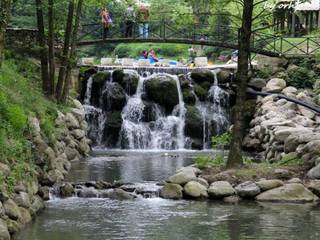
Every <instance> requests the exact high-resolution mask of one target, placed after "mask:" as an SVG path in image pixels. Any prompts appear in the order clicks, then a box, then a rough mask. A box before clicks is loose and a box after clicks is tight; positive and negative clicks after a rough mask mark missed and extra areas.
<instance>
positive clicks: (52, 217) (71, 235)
mask: <svg viewBox="0 0 320 240" xmlns="http://www.w3.org/2000/svg"><path fill="white" fill-rule="evenodd" d="M195 154H199V153H195V152H184V153H183V152H170V153H168V154H166V153H165V152H143V153H141V152H124V151H108V152H97V153H95V154H94V157H92V158H90V159H88V160H87V161H85V162H81V163H74V164H73V170H72V172H71V174H70V176H69V180H71V181H87V180H106V181H113V180H119V179H121V180H124V181H127V182H145V181H148V182H149V181H162V180H164V179H166V178H167V177H168V176H169V175H171V174H172V173H173V172H174V171H175V169H176V168H179V167H181V166H186V165H189V164H190V163H191V162H192V156H193V155H195ZM18 239H19V240H109V239H110V240H118V239H119V240H120V239H138V240H140V239H141V240H143V239H145V240H151V239H152V240H153V239H155V240H167V239H174V240H175V239H177V240H186V239H199V240H207V239H208V240H229V239H230V240H236V239H239V240H242V239H243V240H247V239H252V240H255V239H259V240H260V239H261V240H264V239H266V240H283V239H285V240H287V239H292V240H308V239H312V240H319V239H320V207H319V206H313V205H290V204H289V205H285V204H266V203H264V204H258V203H252V202H248V203H241V204H240V205H228V204H222V203H221V202H207V201H203V202H201V201H200V202H196V201H170V200H164V199H160V198H153V199H143V198H138V199H136V200H133V201H115V200H109V199H79V198H68V199H54V200H51V201H49V202H48V203H47V209H46V210H45V211H44V212H43V213H42V214H41V215H40V216H39V217H38V218H37V219H36V220H35V222H34V223H33V224H30V225H29V226H28V227H27V228H26V229H25V230H24V231H23V232H22V233H21V234H20V236H19V238H18Z"/></svg>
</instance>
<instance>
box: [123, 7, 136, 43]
mask: <svg viewBox="0 0 320 240" xmlns="http://www.w3.org/2000/svg"><path fill="white" fill-rule="evenodd" d="M135 21H136V12H135V10H134V8H133V6H132V4H129V6H128V8H127V13H126V34H125V37H126V38H129V37H133V27H134V23H135Z"/></svg>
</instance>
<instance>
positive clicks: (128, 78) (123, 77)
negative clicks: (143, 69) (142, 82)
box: [112, 69, 140, 95]
mask: <svg viewBox="0 0 320 240" xmlns="http://www.w3.org/2000/svg"><path fill="white" fill-rule="evenodd" d="M139 78H140V77H139V74H138V73H137V72H136V71H134V70H122V69H117V70H114V71H113V73H112V80H113V82H117V83H119V84H120V85H121V86H122V87H123V89H124V90H125V91H126V92H127V93H128V94H129V95H133V94H135V93H136V91H137V87H138V82H139Z"/></svg>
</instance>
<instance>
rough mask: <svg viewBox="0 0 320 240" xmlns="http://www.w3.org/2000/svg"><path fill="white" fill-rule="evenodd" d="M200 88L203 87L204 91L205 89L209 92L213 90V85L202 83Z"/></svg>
mask: <svg viewBox="0 0 320 240" xmlns="http://www.w3.org/2000/svg"><path fill="white" fill-rule="evenodd" d="M200 86H201V87H202V88H203V89H205V90H206V91H209V90H210V88H211V86H212V83H210V82H202V83H201V84H200Z"/></svg>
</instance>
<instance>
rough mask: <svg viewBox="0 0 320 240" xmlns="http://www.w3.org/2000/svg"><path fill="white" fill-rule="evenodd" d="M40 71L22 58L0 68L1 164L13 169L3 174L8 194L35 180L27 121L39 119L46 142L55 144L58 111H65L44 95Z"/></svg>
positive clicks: (1, 179)
mask: <svg viewBox="0 0 320 240" xmlns="http://www.w3.org/2000/svg"><path fill="white" fill-rule="evenodd" d="M38 71H39V68H38V67H37V65H36V64H34V63H32V62H31V61H28V60H26V59H20V60H19V58H14V59H13V58H11V59H10V60H6V61H5V62H4V63H3V66H2V68H1V69H0V162H2V163H5V164H7V165H8V166H9V167H10V169H11V171H10V174H9V176H4V175H3V173H1V172H0V186H2V188H3V187H6V188H7V190H9V192H10V191H12V188H13V186H14V185H15V184H16V183H17V182H19V181H31V180H32V179H34V177H35V164H34V162H33V159H34V156H33V152H32V145H31V142H30V141H29V139H30V134H31V131H30V127H29V123H28V118H29V117H37V118H38V119H40V124H41V127H42V129H43V131H44V133H45V136H46V137H47V142H48V143H49V144H53V143H54V142H55V139H56V132H57V131H56V129H55V126H54V120H55V118H56V114H57V110H64V107H62V106H58V105H56V104H55V103H54V102H51V101H49V100H48V99H46V98H45V97H44V96H43V95H42V93H41V89H40V80H39V78H37V76H39V74H38Z"/></svg>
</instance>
